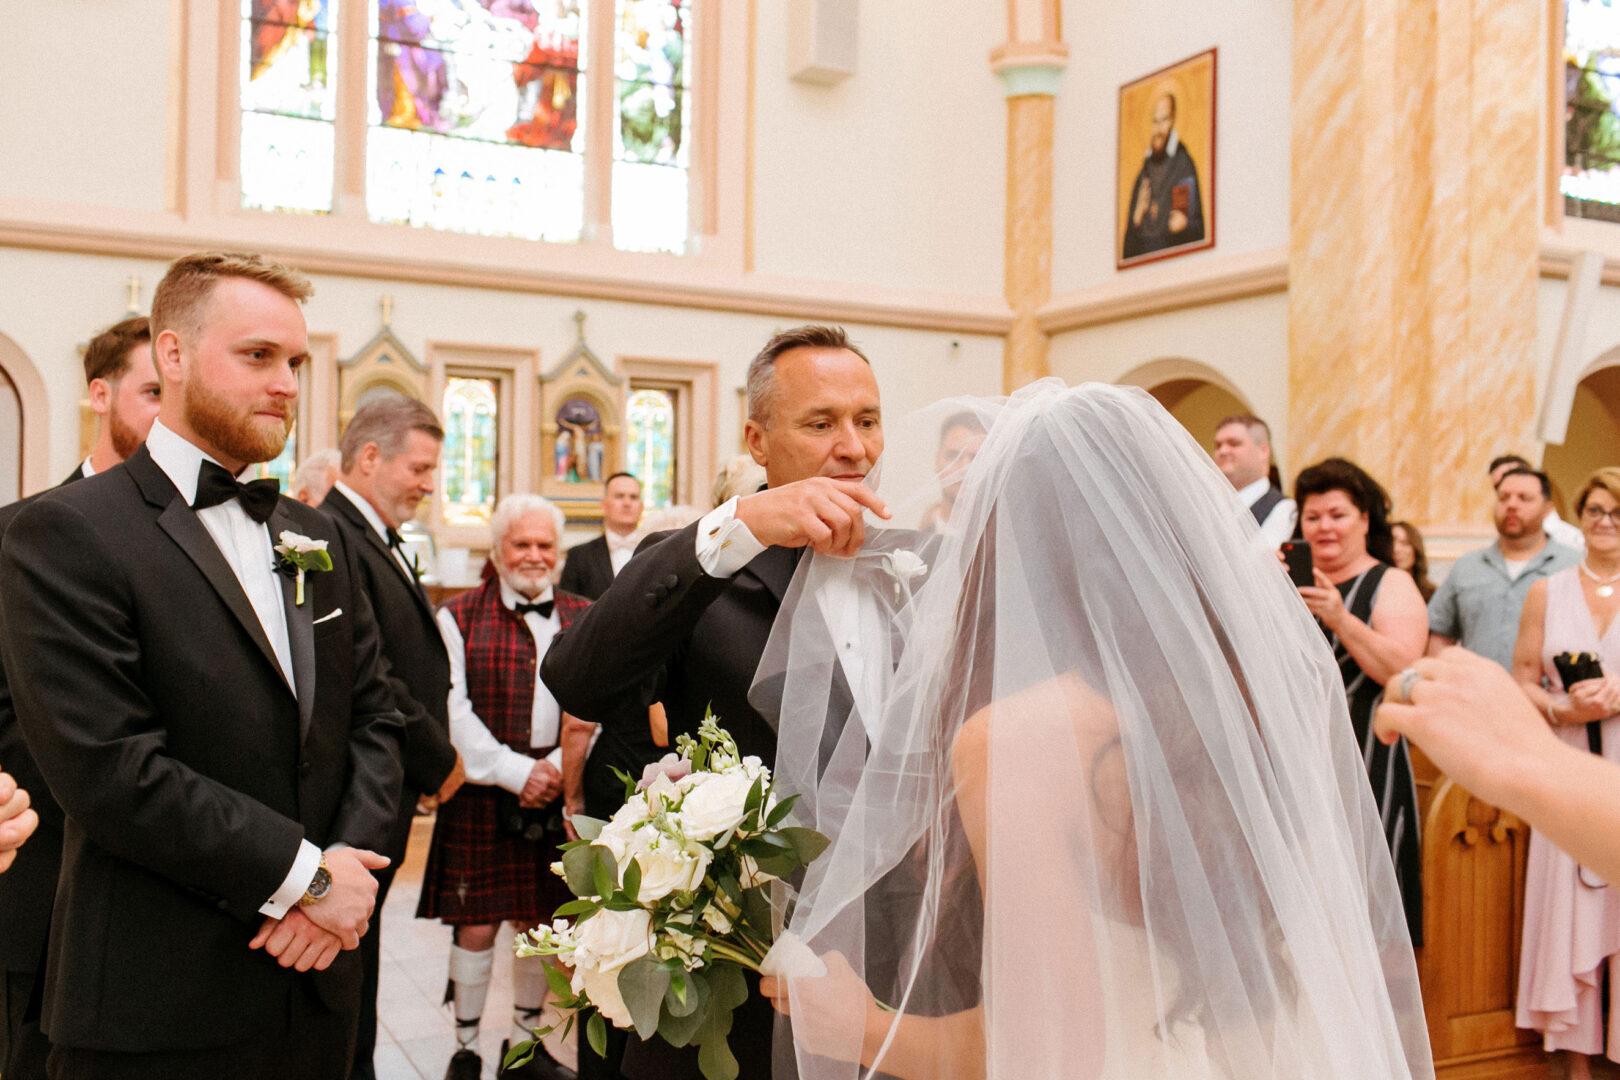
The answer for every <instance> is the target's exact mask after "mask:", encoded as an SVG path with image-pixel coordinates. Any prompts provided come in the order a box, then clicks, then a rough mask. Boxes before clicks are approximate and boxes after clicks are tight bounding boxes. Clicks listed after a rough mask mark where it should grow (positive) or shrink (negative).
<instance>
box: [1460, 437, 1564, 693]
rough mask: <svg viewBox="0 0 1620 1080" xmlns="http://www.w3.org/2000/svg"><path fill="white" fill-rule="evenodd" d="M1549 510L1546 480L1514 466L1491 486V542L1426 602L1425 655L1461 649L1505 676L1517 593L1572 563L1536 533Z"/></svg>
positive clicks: (1519, 600)
mask: <svg viewBox="0 0 1620 1080" xmlns="http://www.w3.org/2000/svg"><path fill="white" fill-rule="evenodd" d="M1551 504H1552V485H1551V483H1549V482H1548V480H1547V474H1546V473H1542V472H1537V471H1536V470H1534V469H1531V468H1529V467H1528V466H1523V465H1521V466H1519V467H1518V468H1515V469H1510V470H1508V471H1506V472H1504V473H1503V474H1502V475H1501V477H1500V478H1498V479H1497V480H1496V515H1495V516H1496V542H1495V543H1493V544H1491V545H1489V546H1488V547H1483V548H1480V549H1479V550H1478V551H1470V552H1469V553H1468V554H1466V555H1464V556H1463V557H1462V558H1460V559H1458V560H1457V563H1456V565H1455V566H1453V567H1452V568H1451V573H1449V574H1447V575H1446V580H1445V582H1444V583H1443V584H1442V585H1441V586H1440V589H1439V591H1438V592H1436V593H1435V594H1434V599H1432V600H1430V601H1429V655H1430V656H1434V655H1435V654H1437V653H1438V652H1439V651H1440V650H1441V649H1444V648H1446V647H1447V646H1449V645H1461V646H1462V647H1463V648H1465V649H1468V650H1470V651H1472V652H1476V653H1479V654H1480V655H1481V656H1487V657H1490V658H1491V659H1492V660H1495V661H1496V662H1497V663H1499V664H1501V665H1502V666H1503V667H1504V668H1507V669H1508V670H1510V671H1511V670H1512V669H1513V643H1514V641H1515V640H1516V639H1517V638H1518V634H1519V612H1520V610H1521V609H1522V608H1523V607H1524V596H1525V593H1527V592H1529V591H1530V586H1531V585H1534V584H1535V583H1536V582H1537V581H1540V580H1541V579H1542V578H1545V577H1550V576H1551V575H1553V574H1555V573H1557V572H1558V571H1560V570H1562V569H1564V568H1565V567H1569V566H1574V565H1575V562H1576V560H1577V559H1579V558H1580V554H1579V553H1578V552H1575V551H1571V550H1570V549H1569V548H1567V547H1564V546H1563V545H1562V544H1559V543H1558V542H1556V541H1554V540H1552V539H1549V538H1548V536H1547V534H1546V533H1545V532H1544V531H1543V530H1542V524H1541V523H1542V521H1543V519H1545V518H1546V516H1547V511H1548V509H1549V508H1550V506H1551Z"/></svg>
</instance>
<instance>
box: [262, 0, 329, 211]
mask: <svg viewBox="0 0 1620 1080" xmlns="http://www.w3.org/2000/svg"><path fill="white" fill-rule="evenodd" d="M241 2H242V48H241V88H242V89H241V94H242V97H241V105H242V205H243V206H245V207H247V208H248V209H253V210H302V211H305V212H320V213H324V212H326V211H329V210H331V209H332V175H333V172H332V165H333V161H334V159H335V156H336V135H335V123H334V121H335V120H336V118H337V89H336V87H337V49H336V45H337V41H336V37H335V35H334V34H332V32H331V27H333V26H335V25H336V23H335V21H334V20H335V16H336V9H337V4H338V0H241Z"/></svg>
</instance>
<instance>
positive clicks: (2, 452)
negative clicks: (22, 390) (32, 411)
mask: <svg viewBox="0 0 1620 1080" xmlns="http://www.w3.org/2000/svg"><path fill="white" fill-rule="evenodd" d="M22 460H23V439H22V398H21V397H20V396H19V395H18V394H17V388H16V387H15V386H13V385H12V383H11V378H10V377H9V376H8V375H7V374H6V369H5V368H0V461H4V462H7V463H8V464H7V465H5V466H4V467H0V506H4V505H6V504H7V503H12V502H16V501H17V499H19V498H20V497H21V496H22V479H23V478H22Z"/></svg>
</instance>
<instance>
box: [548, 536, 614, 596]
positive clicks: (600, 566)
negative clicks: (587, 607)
mask: <svg viewBox="0 0 1620 1080" xmlns="http://www.w3.org/2000/svg"><path fill="white" fill-rule="evenodd" d="M612 584H613V559H612V557H611V556H610V555H609V554H608V546H607V537H605V536H598V537H597V538H596V539H595V540H587V541H585V542H584V543H583V544H576V545H574V546H573V547H571V548H569V549H568V561H567V562H566V563H564V564H563V572H562V577H561V578H559V579H558V580H557V588H559V589H562V590H564V591H566V592H571V593H573V594H575V595H576V596H583V597H584V598H585V599H587V600H595V599H597V598H599V597H600V596H601V595H602V594H603V593H605V592H607V591H608V586H609V585H612Z"/></svg>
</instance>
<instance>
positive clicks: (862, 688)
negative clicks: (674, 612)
mask: <svg viewBox="0 0 1620 1080" xmlns="http://www.w3.org/2000/svg"><path fill="white" fill-rule="evenodd" d="M764 550H765V545H764V544H761V543H760V542H759V540H758V538H757V537H755V536H754V533H753V531H752V530H751V529H749V528H748V526H747V525H744V524H743V523H742V522H741V521H738V520H737V500H736V499H735V498H733V499H731V500H730V501H729V502H725V503H722V504H721V505H719V506H717V507H715V508H714V509H713V510H711V511H709V512H708V513H707V514H705V515H704V516H703V518H702V520H701V521H700V522H699V524H698V531H697V558H698V564H699V565H700V566H702V567H703V570H704V572H705V573H707V574H708V575H709V576H710V577H731V576H732V575H734V574H736V573H737V571H739V570H741V569H742V568H743V567H745V566H747V565H748V564H749V563H751V562H753V561H754V559H755V558H756V557H758V556H759V554H760V553H761V552H763V551H764ZM816 603H817V605H818V607H819V608H820V609H821V616H822V618H823V619H825V620H826V623H827V629H828V631H829V632H830V633H831V634H832V640H833V646H834V648H835V649H836V650H837V651H838V663H839V666H841V667H842V668H843V669H844V678H845V680H846V681H847V682H848V683H849V689H850V693H851V694H852V695H853V696H854V699H855V703H856V705H857V707H858V708H859V709H860V711H861V712H862V714H864V715H871V713H870V711H869V710H871V709H872V708H874V707H875V705H876V702H877V694H878V692H879V689H880V688H879V687H878V685H877V684H876V682H875V681H874V680H871V679H869V678H868V674H871V673H869V672H868V671H867V666H866V658H867V656H868V655H874V656H876V655H882V654H881V653H875V652H871V651H870V650H869V649H866V648H863V647H862V642H863V641H874V642H875V641H878V640H880V637H879V636H880V635H882V634H883V633H884V632H885V631H884V626H883V621H882V619H883V617H882V614H881V613H880V612H879V611H878V606H877V601H876V598H874V597H873V596H872V595H871V594H870V593H869V592H866V591H864V590H862V589H860V588H859V587H858V586H857V585H856V584H855V582H854V581H853V580H852V579H850V578H847V577H844V576H843V575H838V574H835V575H833V576H831V577H829V578H827V579H826V580H825V581H824V582H823V584H822V587H821V590H820V592H819V593H818V594H817V596H816Z"/></svg>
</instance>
